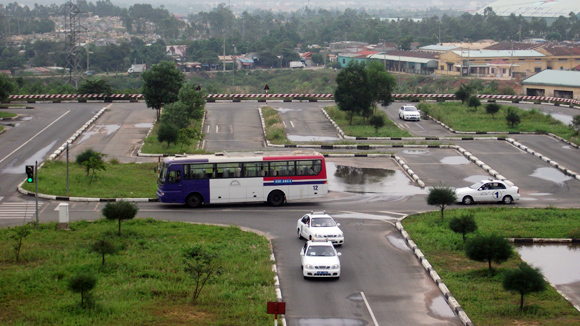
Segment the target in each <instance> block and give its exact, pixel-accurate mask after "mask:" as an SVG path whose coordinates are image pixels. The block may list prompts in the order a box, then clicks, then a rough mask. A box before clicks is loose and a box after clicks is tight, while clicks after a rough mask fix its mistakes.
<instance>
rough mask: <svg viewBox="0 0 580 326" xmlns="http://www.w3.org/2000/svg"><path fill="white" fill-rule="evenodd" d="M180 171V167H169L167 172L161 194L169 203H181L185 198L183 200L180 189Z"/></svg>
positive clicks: (181, 185) (181, 184)
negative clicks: (162, 193)
mask: <svg viewBox="0 0 580 326" xmlns="http://www.w3.org/2000/svg"><path fill="white" fill-rule="evenodd" d="M182 174H183V172H182V169H181V165H171V166H169V170H168V171H167V180H166V182H165V185H164V186H163V192H164V193H165V196H166V198H168V199H169V200H170V201H171V202H175V203H182V202H184V200H185V198H183V194H182V187H183V183H182V182H181V179H182Z"/></svg>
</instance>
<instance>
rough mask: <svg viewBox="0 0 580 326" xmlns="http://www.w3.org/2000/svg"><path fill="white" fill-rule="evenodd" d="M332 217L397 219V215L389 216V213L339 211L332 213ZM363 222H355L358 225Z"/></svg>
mask: <svg viewBox="0 0 580 326" xmlns="http://www.w3.org/2000/svg"><path fill="white" fill-rule="evenodd" d="M332 217H333V218H334V219H337V218H352V219H357V220H380V221H384V220H398V218H399V217H396V216H389V215H373V214H364V213H339V214H332ZM363 225H364V222H361V223H360V224H357V228H358V227H362V226H363Z"/></svg>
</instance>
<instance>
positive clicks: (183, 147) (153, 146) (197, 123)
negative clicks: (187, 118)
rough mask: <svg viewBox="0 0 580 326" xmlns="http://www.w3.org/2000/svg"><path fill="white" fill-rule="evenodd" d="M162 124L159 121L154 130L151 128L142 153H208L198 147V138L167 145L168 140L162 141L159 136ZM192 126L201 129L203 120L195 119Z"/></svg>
mask: <svg viewBox="0 0 580 326" xmlns="http://www.w3.org/2000/svg"><path fill="white" fill-rule="evenodd" d="M160 125H161V124H160V123H159V122H156V123H155V125H154V126H153V130H151V133H150V134H149V135H148V136H147V137H146V138H145V141H144V143H143V146H142V147H141V153H146V154H165V155H175V154H184V153H185V154H205V153H206V152H205V151H204V150H202V149H198V148H197V143H198V141H197V140H193V141H191V144H181V143H179V142H177V143H171V144H170V145H169V146H167V143H166V142H163V143H160V142H159V139H158V136H157V132H158V131H159V126H160ZM191 127H192V128H193V129H195V130H201V128H202V125H201V120H193V122H192V123H191Z"/></svg>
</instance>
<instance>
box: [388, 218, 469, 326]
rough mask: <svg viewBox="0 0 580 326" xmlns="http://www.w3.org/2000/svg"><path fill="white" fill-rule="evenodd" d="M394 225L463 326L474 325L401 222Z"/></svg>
mask: <svg viewBox="0 0 580 326" xmlns="http://www.w3.org/2000/svg"><path fill="white" fill-rule="evenodd" d="M395 227H396V228H397V230H399V232H400V233H401V235H402V236H403V238H404V239H405V242H406V243H407V246H409V248H410V249H411V251H412V252H413V254H414V255H415V257H416V258H417V260H418V261H419V263H420V264H421V266H423V269H425V271H426V272H427V274H429V276H430V277H431V279H432V280H433V282H435V284H436V285H437V287H438V288H439V291H441V294H443V297H444V298H445V301H447V304H448V305H449V308H451V310H452V311H453V313H455V315H456V316H457V317H459V319H460V320H461V323H462V324H463V325H464V326H474V324H473V322H472V321H471V319H470V318H469V316H467V313H466V312H465V311H464V310H463V308H462V307H461V305H460V304H459V302H458V301H457V299H455V297H453V295H452V294H451V292H450V291H449V289H448V288H447V286H446V285H445V283H443V281H442V280H441V277H439V274H437V272H436V271H435V269H434V268H433V266H432V265H431V264H430V263H429V261H428V260H427V258H425V255H423V253H422V252H421V250H420V249H419V248H418V247H417V244H416V243H415V242H414V241H413V240H412V239H411V236H409V233H407V231H406V230H405V228H404V227H403V224H401V222H397V223H396V224H395Z"/></svg>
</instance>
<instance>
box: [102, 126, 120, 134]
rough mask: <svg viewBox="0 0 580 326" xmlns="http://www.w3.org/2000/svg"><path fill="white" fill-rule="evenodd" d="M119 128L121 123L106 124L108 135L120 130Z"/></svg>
mask: <svg viewBox="0 0 580 326" xmlns="http://www.w3.org/2000/svg"><path fill="white" fill-rule="evenodd" d="M119 128H121V125H105V129H106V130H107V136H108V135H110V134H112V133H114V132H115V131H117V130H119Z"/></svg>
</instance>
